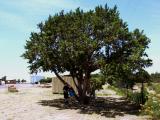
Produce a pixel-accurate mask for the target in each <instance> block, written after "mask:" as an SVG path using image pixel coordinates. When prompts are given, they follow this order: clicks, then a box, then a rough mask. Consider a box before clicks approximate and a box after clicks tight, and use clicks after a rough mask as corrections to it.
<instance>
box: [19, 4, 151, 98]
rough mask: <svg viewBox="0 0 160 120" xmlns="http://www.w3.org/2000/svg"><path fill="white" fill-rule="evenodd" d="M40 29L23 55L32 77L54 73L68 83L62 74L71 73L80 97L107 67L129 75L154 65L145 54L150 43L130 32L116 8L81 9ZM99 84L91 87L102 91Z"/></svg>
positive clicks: (61, 15)
mask: <svg viewBox="0 0 160 120" xmlns="http://www.w3.org/2000/svg"><path fill="white" fill-rule="evenodd" d="M38 29H39V32H32V33H31V36H30V38H29V40H27V42H26V45H25V49H26V51H25V53H24V54H23V55H22V56H23V57H24V58H25V59H27V60H28V63H29V65H30V66H29V68H30V71H31V73H33V72H38V71H41V70H42V71H51V72H54V73H55V74H56V75H57V77H58V78H59V79H60V80H61V81H62V82H63V83H65V82H64V80H63V79H62V78H61V77H60V76H59V73H64V72H66V71H68V72H70V74H71V75H72V77H73V78H76V79H77V80H78V84H77V85H76V86H77V89H78V92H79V96H84V95H82V94H86V92H87V91H88V89H90V86H91V80H90V79H91V73H92V72H94V71H95V70H98V69H103V68H105V66H106V65H110V64H111V65H113V64H114V65H118V66H123V67H120V68H123V70H122V71H123V73H124V72H125V71H126V72H125V74H126V75H128V73H132V72H133V71H136V70H137V69H138V68H142V67H148V66H149V65H150V64H151V60H150V59H148V56H147V54H146V52H145V49H146V48H148V44H149V43H150V39H149V38H148V37H147V36H146V35H145V34H144V33H143V31H140V30H139V29H135V30H133V31H129V29H128V25H127V23H126V22H124V21H123V20H122V19H121V18H120V16H119V12H118V10H117V7H116V6H115V7H113V8H108V6H107V5H105V7H102V6H97V7H95V9H94V10H90V11H86V12H84V11H83V10H81V9H80V8H77V9H76V10H75V11H70V12H68V13H64V12H63V11H62V12H60V13H58V14H55V15H54V16H49V17H48V19H47V20H46V21H45V22H41V23H40V24H38ZM125 65H126V66H125ZM130 65H131V66H132V67H129V66H130ZM124 68H125V69H124ZM108 70H109V69H108ZM118 70H119V69H118ZM113 71H114V70H113ZM130 71H132V72H130ZM120 72H121V71H120ZM116 73H118V71H116ZM123 75H124V74H123ZM110 76H111V77H112V75H110ZM110 76H108V77H110ZM114 78H115V77H114ZM100 80H102V81H99V80H97V79H94V80H92V82H93V83H92V84H94V86H98V87H96V88H99V87H100V85H102V84H101V83H104V82H103V80H104V79H100ZM110 80H111V79H110ZM127 80H128V78H127Z"/></svg>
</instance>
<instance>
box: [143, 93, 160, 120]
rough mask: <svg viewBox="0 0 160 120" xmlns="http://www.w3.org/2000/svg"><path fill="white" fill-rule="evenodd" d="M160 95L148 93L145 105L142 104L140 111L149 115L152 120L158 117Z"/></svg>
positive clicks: (159, 113)
mask: <svg viewBox="0 0 160 120" xmlns="http://www.w3.org/2000/svg"><path fill="white" fill-rule="evenodd" d="M159 110H160V95H159V94H150V95H149V99H148V101H147V102H146V104H145V105H143V106H142V111H141V113H143V114H146V115H151V116H152V117H153V119H154V120H159V119H160V112H159Z"/></svg>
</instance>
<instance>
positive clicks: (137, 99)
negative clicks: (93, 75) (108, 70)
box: [109, 86, 148, 105]
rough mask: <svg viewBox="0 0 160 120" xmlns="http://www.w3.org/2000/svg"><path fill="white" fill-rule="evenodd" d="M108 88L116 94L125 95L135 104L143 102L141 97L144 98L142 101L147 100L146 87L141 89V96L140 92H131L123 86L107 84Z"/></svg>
mask: <svg viewBox="0 0 160 120" xmlns="http://www.w3.org/2000/svg"><path fill="white" fill-rule="evenodd" d="M109 88H110V89H112V90H114V91H116V93H117V94H118V95H121V96H125V97H127V98H128V100H130V101H132V102H134V103H135V104H137V105H140V104H142V102H143V101H142V99H143V100H144V102H146V101H147V100H148V92H147V90H146V89H145V90H144V91H143V96H142V93H141V92H133V91H132V90H128V89H125V88H117V87H114V86H109ZM142 97H143V98H142Z"/></svg>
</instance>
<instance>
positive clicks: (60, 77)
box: [53, 70, 66, 84]
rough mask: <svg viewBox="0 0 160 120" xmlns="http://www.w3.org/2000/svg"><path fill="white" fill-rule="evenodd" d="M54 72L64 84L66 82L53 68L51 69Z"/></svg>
mask: <svg viewBox="0 0 160 120" xmlns="http://www.w3.org/2000/svg"><path fill="white" fill-rule="evenodd" d="M53 72H54V73H55V75H56V76H57V78H58V79H59V80H60V81H61V82H62V83H63V84H66V82H65V81H64V80H63V78H62V77H61V76H60V75H59V74H58V73H57V72H56V71H55V70H54V71H53Z"/></svg>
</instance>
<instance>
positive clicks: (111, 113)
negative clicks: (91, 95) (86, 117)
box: [38, 97, 139, 118]
mask: <svg viewBox="0 0 160 120" xmlns="http://www.w3.org/2000/svg"><path fill="white" fill-rule="evenodd" d="M38 103H39V104H40V105H43V106H50V107H56V108H58V109H59V110H64V109H75V110H79V113H81V114H92V113H96V114H99V115H101V116H105V117H112V118H114V117H115V116H117V115H119V116H124V114H131V115H138V113H139V112H138V110H139V107H138V106H136V105H135V104H133V103H131V102H129V101H128V100H126V99H125V98H112V97H107V98H103V97H98V98H97V99H96V100H95V101H92V102H91V103H90V104H89V105H81V104H79V103H78V102H71V101H70V102H69V104H68V105H65V104H64V99H54V100H41V101H39V102H38Z"/></svg>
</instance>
